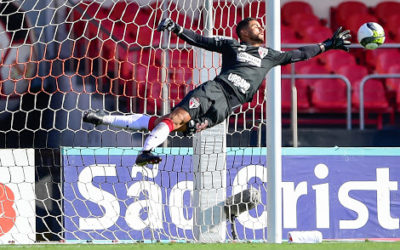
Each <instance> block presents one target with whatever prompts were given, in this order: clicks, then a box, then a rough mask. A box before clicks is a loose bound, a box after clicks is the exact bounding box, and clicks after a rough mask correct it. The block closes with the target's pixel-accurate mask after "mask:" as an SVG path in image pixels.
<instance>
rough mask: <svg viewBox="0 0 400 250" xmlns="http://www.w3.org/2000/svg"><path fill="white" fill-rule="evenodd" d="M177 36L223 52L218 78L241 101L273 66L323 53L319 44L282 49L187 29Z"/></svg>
mask: <svg viewBox="0 0 400 250" xmlns="http://www.w3.org/2000/svg"><path fill="white" fill-rule="evenodd" d="M178 36H179V37H180V38H181V39H183V40H184V41H186V42H187V43H189V44H190V45H193V46H196V47H200V48H203V49H206V50H209V51H214V52H218V53H221V54H222V68H221V72H220V74H219V75H217V76H216V77H215V80H222V81H223V82H225V83H226V84H228V85H229V86H230V87H231V88H232V90H233V91H234V93H235V94H236V97H237V98H238V100H239V102H240V103H245V102H249V101H251V99H252V98H253V95H254V94H255V93H256V91H257V89H258V88H259V87H260V85H261V83H262V81H263V79H264V78H265V75H266V74H267V73H268V71H269V70H270V69H271V68H272V67H274V66H277V65H285V64H288V63H292V62H297V61H302V60H307V59H310V58H312V57H314V56H316V55H318V54H319V53H321V48H320V46H319V45H318V44H315V45H308V46H304V47H300V48H298V49H295V50H291V51H287V52H281V51H276V50H273V49H271V48H268V47H257V46H252V45H249V44H245V43H239V42H238V41H237V40H235V39H227V38H219V37H204V36H201V35H199V34H197V33H195V32H193V31H191V30H187V29H184V30H183V32H181V33H180V34H179V35H178Z"/></svg>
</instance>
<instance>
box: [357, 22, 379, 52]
mask: <svg viewBox="0 0 400 250" xmlns="http://www.w3.org/2000/svg"><path fill="white" fill-rule="evenodd" d="M357 38H358V42H359V43H360V44H361V46H363V47H364V48H366V49H376V48H378V47H379V46H380V45H382V44H383V42H384V41H385V31H384V30H383V28H382V26H380V25H379V24H377V23H373V22H369V23H364V24H363V25H361V27H360V28H359V29H358V33H357Z"/></svg>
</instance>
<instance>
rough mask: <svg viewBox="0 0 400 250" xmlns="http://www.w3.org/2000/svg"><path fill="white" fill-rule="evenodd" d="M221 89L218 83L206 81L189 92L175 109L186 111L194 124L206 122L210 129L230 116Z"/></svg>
mask: <svg viewBox="0 0 400 250" xmlns="http://www.w3.org/2000/svg"><path fill="white" fill-rule="evenodd" d="M222 88H223V87H222V85H221V83H219V82H216V81H207V82H205V83H203V84H201V85H200V86H198V87H197V88H195V89H194V90H192V91H190V92H189V93H188V94H187V95H186V96H185V98H183V100H182V101H181V102H180V103H179V104H178V105H177V106H176V107H181V108H183V109H184V110H186V111H187V112H188V113H189V114H190V117H191V118H192V120H194V121H195V122H196V123H202V122H204V121H205V120H208V124H209V125H208V126H209V127H212V126H214V125H216V124H219V123H221V122H223V121H224V120H225V119H226V118H227V117H228V116H229V115H230V114H231V110H230V106H229V104H228V101H227V98H226V95H225V93H224V90H223V89H222Z"/></svg>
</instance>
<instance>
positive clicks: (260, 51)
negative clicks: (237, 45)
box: [258, 47, 268, 58]
mask: <svg viewBox="0 0 400 250" xmlns="http://www.w3.org/2000/svg"><path fill="white" fill-rule="evenodd" d="M258 54H259V55H260V57H261V58H264V57H265V56H266V55H268V49H266V48H263V47H259V48H258Z"/></svg>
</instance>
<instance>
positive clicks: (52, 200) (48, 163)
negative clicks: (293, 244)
mask: <svg viewBox="0 0 400 250" xmlns="http://www.w3.org/2000/svg"><path fill="white" fill-rule="evenodd" d="M0 11H1V15H0V37H1V39H0V52H1V64H0V76H1V80H0V107H1V109H0V117H1V123H0V171H1V174H0V179H1V180H0V191H1V192H0V199H1V204H2V205H1V207H0V214H1V216H0V242H1V243H33V242H50V241H65V242H77V243H81V242H138V241H149V242H154V241H185V242H186V241H201V242H215V241H225V240H233V239H238V240H266V237H267V230H266V223H267V220H266V181H267V177H266V168H265V150H263V148H261V146H262V144H264V143H261V142H264V141H265V139H261V137H262V136H264V137H265V129H264V130H263V126H262V125H263V124H264V123H263V121H264V120H265V117H264V113H265V102H264V90H265V83H264V84H263V86H262V88H260V90H259V92H257V94H256V95H255V96H254V99H253V101H252V102H251V103H247V104H245V105H244V106H242V107H240V108H239V109H238V110H236V111H235V112H234V114H233V115H232V116H231V117H230V118H229V119H228V120H227V121H226V123H225V124H224V125H223V127H222V128H219V129H220V130H217V131H215V130H214V131H211V132H207V131H205V132H202V133H201V135H196V136H194V137H191V136H190V137H185V136H183V135H182V134H181V133H171V134H170V137H169V138H168V141H167V143H165V144H164V145H162V146H161V147H159V148H157V150H156V153H157V154H159V155H161V156H162V162H161V163H160V164H159V165H150V166H146V167H139V166H136V165H135V164H134V162H135V158H136V155H137V154H138V153H139V152H140V149H141V146H142V145H143V141H144V138H145V136H146V135H147V132H141V131H128V130H120V129H116V128H113V127H108V126H103V125H101V126H97V127H94V126H92V125H91V124H86V123H82V113H83V112H84V111H86V110H95V109H101V110H104V111H105V112H106V113H107V114H111V115H129V114H132V113H146V114H148V115H152V116H153V115H154V116H161V115H164V114H167V113H169V112H170V110H171V108H173V107H174V106H175V105H176V104H177V103H179V101H180V100H182V98H183V97H184V96H185V94H186V93H188V92H189V91H190V90H192V89H193V88H195V87H196V86H198V85H199V84H201V83H202V82H204V81H205V80H208V79H212V78H213V77H214V76H215V74H216V73H217V72H218V71H219V68H220V65H221V59H220V57H219V56H218V55H217V54H212V53H207V52H205V51H204V50H201V49H198V48H193V47H191V46H190V45H188V44H186V43H185V42H183V41H182V40H180V39H178V38H177V36H176V35H174V34H169V33H168V32H163V33H160V32H157V31H156V27H157V24H158V23H159V22H160V20H162V19H163V18H166V17H170V18H172V19H173V20H174V21H175V22H177V23H178V24H180V25H181V26H183V27H185V28H187V29H191V30H193V31H195V32H198V33H200V34H203V35H211V34H212V35H220V36H227V37H233V38H235V39H237V36H236V34H235V27H236V23H237V22H238V21H240V20H241V19H242V18H244V17H248V16H252V17H256V18H258V19H259V20H260V21H263V20H264V19H265V5H264V2H261V1H248V0H241V1H222V0H218V1H204V3H203V1H194V0H193V1H180V0H175V1H172V0H154V1H151V2H149V1H145V0H143V1H128V0H125V1H117V0H112V1H76V0H68V1H67V0H40V1H39V0H18V1H16V0H15V1H14V0H10V1H2V2H1V3H0ZM210 17H211V19H210ZM207 20H212V23H211V24H212V25H211V26H210V23H207ZM210 29H211V30H210ZM262 131H264V132H263V133H262ZM225 135H226V136H225ZM221 136H222V137H221ZM215 235H217V236H215Z"/></svg>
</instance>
